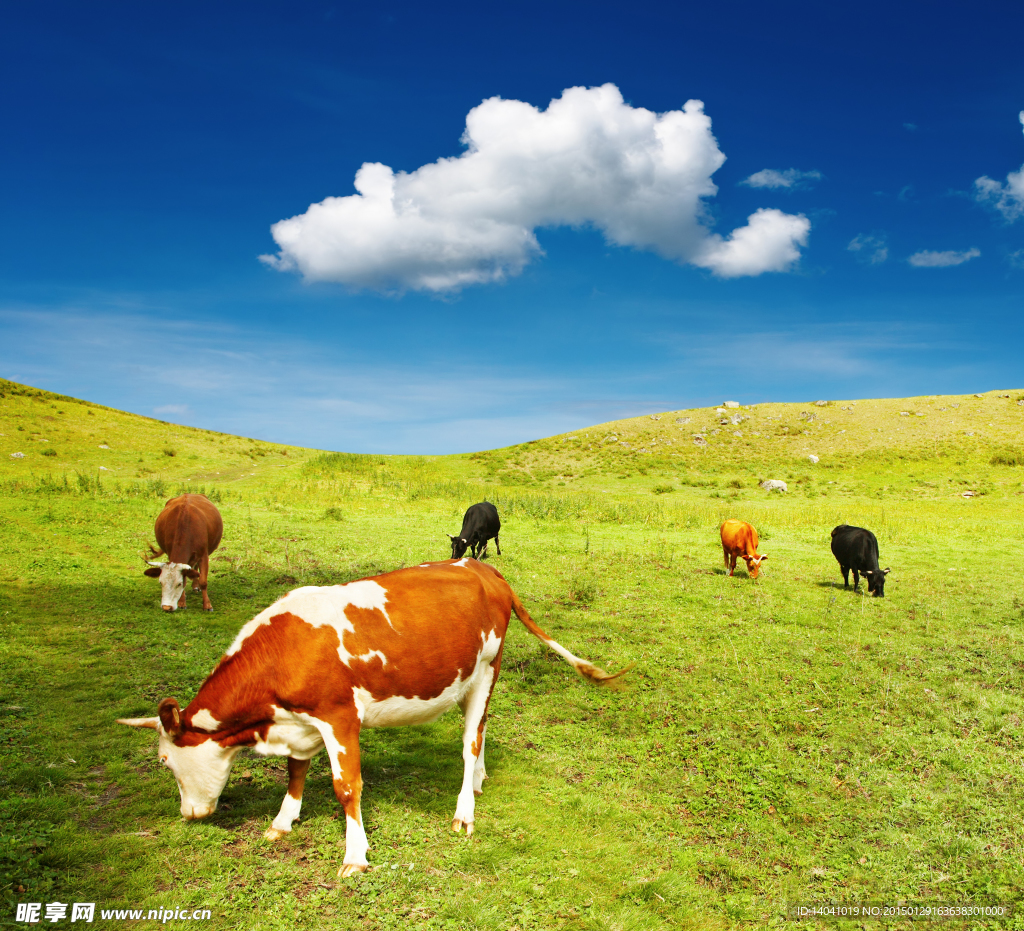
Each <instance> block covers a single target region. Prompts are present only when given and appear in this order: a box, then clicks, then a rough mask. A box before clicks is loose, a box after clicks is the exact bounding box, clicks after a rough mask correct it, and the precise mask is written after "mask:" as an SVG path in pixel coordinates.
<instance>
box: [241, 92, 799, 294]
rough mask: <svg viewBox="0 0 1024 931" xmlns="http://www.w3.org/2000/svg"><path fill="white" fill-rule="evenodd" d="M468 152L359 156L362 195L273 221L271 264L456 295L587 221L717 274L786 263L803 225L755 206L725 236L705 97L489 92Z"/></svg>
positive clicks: (511, 270)
mask: <svg viewBox="0 0 1024 931" xmlns="http://www.w3.org/2000/svg"><path fill="white" fill-rule="evenodd" d="M462 141H463V143H464V144H465V145H466V151H465V152H464V153H463V154H462V155H460V156H458V157H453V158H442V159H438V161H436V162H433V163H431V164H429V165H424V166H422V167H421V168H418V169H416V170H415V171H412V172H403V171H400V172H395V171H393V170H392V169H391V168H389V167H388V166H387V165H382V164H379V163H370V162H367V163H365V164H364V165H363V166H362V167H361V168H360V169H359V171H358V172H357V173H356V177H355V188H356V191H357V193H356V194H352V195H349V196H347V197H328V198H327V199H326V200H323V201H321V202H320V203H318V204H312V205H311V206H310V207H309V209H308V210H307V211H306V212H305V213H303V214H300V215H299V216H295V217H292V218H291V219H288V220H282V221H280V222H279V223H275V224H274V225H273V226H272V227H271V232H272V234H273V237H274V240H275V242H276V243H277V245H278V247H279V252H278V253H277V255H274V256H261V258H262V260H263V261H265V262H266V263H268V264H269V265H271V266H272V267H275V268H278V269H281V270H283V271H298V272H301V273H302V274H303V275H304V276H305V277H306V279H308V280H312V281H336V282H341V283H343V284H347V285H350V286H354V287H362V288H373V289H378V290H395V291H402V290H406V289H410V288H411V289H415V290H424V291H435V292H442V291H454V290H458V289H459V288H461V287H463V286H465V285H469V284H479V283H484V282H493V281H500V280H502V279H503V278H506V277H508V276H510V275H516V274H518V273H519V272H521V271H522V269H523V267H524V266H525V265H526V264H527V263H528V262H529V261H530V260H531V259H533V258H534V257H536V256H537V255H539V254H540V253H541V248H540V245H539V243H538V242H537V238H536V235H535V232H534V231H535V230H536V229H538V228H543V227H556V226H574V227H581V226H588V225H589V226H593V227H596V228H597V229H599V230H601V232H602V233H604V236H605V238H606V239H607V241H608V242H610V243H613V244H615V245H619V246H630V247H633V248H637V249H645V250H650V251H653V252H655V253H657V254H658V255H661V256H663V257H664V258H667V259H671V260H674V261H677V262H691V263H693V264H697V265H700V266H701V267H705V268H710V269H711V270H712V271H714V272H716V273H717V274H720V275H723V276H726V277H729V276H733V275H756V274H760V273H762V272H765V271H783V270H785V269H787V268H789V267H790V266H791V265H792V264H793V262H794V261H796V259H797V258H799V249H798V248H797V247H798V245H803V244H804V243H805V242H806V240H807V231H808V230H809V228H810V223H809V221H808V220H807V219H806V218H804V217H802V216H800V217H797V216H787V215H786V214H783V213H781V212H779V211H777V210H769V211H758V212H757V213H755V214H753V215H752V216H751V217H750V218H749V222H748V225H747V226H745V227H742V228H741V229H738V230H736V231H734V232H733V234H732V235H731V236H730V237H729V238H728V239H727V240H722V239H721V237H719V236H715V235H711V234H710V233H709V231H708V229H707V227H706V225H705V223H706V215H705V209H704V201H703V198H706V197H711V196H713V195H714V194H715V193H716V192H717V190H718V189H717V187H716V186H715V184H714V183H713V182H712V180H711V176H712V175H713V174H714V172H715V171H717V170H718V168H719V167H720V166H721V165H722V163H723V162H724V161H725V156H724V155H723V154H722V152H721V151H720V150H719V148H718V143H717V141H716V140H715V137H714V135H713V134H712V132H711V120H710V118H709V117H708V116H707V115H705V113H704V105H703V104H702V103H701V102H700V101H699V100H690V101H688V102H687V103H686V104H685V106H684V107H683V109H682V110H671V111H669V112H667V113H661V114H658V113H653V112H651V111H650V110H645V109H642V108H635V107H631V106H629V105H628V104H626V103H625V102H624V101H623V99H622V94H621V93H620V92H619V89H618V88H617V87H616V86H615V85H614V84H605V85H603V86H602V87H591V88H584V87H573V88H569V89H567V90H566V91H564V92H563V93H562V96H561V97H559V98H557V99H555V100H552V101H551V103H550V104H549V106H548V108H547V109H546V110H539V109H538V108H537V107H534V106H531V105H530V104H527V103H523V102H522V101H518V100H503V99H501V98H500V97H492V98H490V99H489V100H485V101H484V102H483V103H481V104H480V105H479V106H478V107H475V108H474V109H473V110H471V111H470V112H469V115H468V116H467V118H466V130H465V132H464V133H463V136H462Z"/></svg>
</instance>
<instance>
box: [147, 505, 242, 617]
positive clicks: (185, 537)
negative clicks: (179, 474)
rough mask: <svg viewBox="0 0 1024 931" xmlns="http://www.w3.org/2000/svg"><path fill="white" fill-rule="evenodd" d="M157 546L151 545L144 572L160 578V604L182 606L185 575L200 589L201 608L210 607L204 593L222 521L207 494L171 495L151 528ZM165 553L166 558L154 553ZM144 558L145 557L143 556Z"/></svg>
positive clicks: (196, 590)
mask: <svg viewBox="0 0 1024 931" xmlns="http://www.w3.org/2000/svg"><path fill="white" fill-rule="evenodd" d="M154 531H155V533H156V542H157V545H158V546H159V549H156V548H154V547H153V546H150V548H149V549H150V558H149V559H146V562H147V563H148V564H149V566H150V568H149V569H146V570H145V574H146V575H148V576H149V577H150V578H153V579H159V580H160V607H162V608H163V609H164V610H165V611H173V610H174V609H175V608H184V607H185V595H186V591H185V588H186V585H185V579H186V577H187V578H190V579H192V590H193V591H195V592H202V595H203V608H204V609H205V610H207V611H212V610H213V605H212V604H210V596H209V595H208V594H207V593H206V580H207V578H208V576H209V575H210V553H212V552H213V551H214V550H215V549H217V547H218V546H220V538H221V536H222V535H223V533H224V522H223V521H222V520H221V517H220V511H218V510H217V509H216V508H215V507H214V506H213V503H212V502H211V501H210V499H209V498H207V497H206V495H192V494H186V495H179V496H178V497H177V498H171V500H170V501H168V502H167V504H165V505H164V509H163V510H162V511H161V512H160V516H159V517H158V518H157V519H156V526H155V528H154ZM165 553H166V554H167V562H158V561H157V559H156V557H157V556H163V555H164V554H165ZM143 558H145V557H143Z"/></svg>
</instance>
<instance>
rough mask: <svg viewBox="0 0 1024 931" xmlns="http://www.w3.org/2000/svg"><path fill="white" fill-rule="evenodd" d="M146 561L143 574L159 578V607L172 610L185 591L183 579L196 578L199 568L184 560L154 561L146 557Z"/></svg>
mask: <svg viewBox="0 0 1024 931" xmlns="http://www.w3.org/2000/svg"><path fill="white" fill-rule="evenodd" d="M146 563H147V564H148V565H149V568H148V569H146V570H145V571H144V572H143V575H148V576H149V577H150V578H151V579H159V580H160V607H161V608H163V609H164V610H165V611H174V610H175V609H176V608H177V607H178V602H179V601H180V600H181V594H182V592H184V591H185V579H186V578H189V579H195V578H197V577H198V576H199V570H198V569H193V568H192V567H191V566H190V565H189V564H188V563H184V562H154V561H153V560H152V559H147V560H146Z"/></svg>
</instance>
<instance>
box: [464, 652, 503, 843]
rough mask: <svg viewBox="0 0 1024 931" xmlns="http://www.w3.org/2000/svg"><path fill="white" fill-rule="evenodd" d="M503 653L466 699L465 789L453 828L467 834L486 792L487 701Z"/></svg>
mask: <svg viewBox="0 0 1024 931" xmlns="http://www.w3.org/2000/svg"><path fill="white" fill-rule="evenodd" d="M500 662H501V654H500V653H499V654H498V657H497V658H496V659H495V660H494V662H493V663H492V664H491V665H489V666H484V667H483V669H482V670H481V671H480V676H479V678H478V680H477V681H476V683H475V684H474V685H473V686H472V688H471V689H470V690H469V693H468V694H467V695H466V697H465V698H464V699H463V700H462V702H461V704H462V711H463V713H464V714H465V716H466V723H465V727H464V729H463V731H462V760H463V764H464V767H463V774H462V789H461V790H460V792H459V799H458V802H457V803H456V805H455V817H454V818H452V830H453V831H460V830H461V829H462V828H465V829H466V834H467V836H468V835H470V834H472V833H473V821H474V816H475V812H476V796H477V795H480V794H481V793H482V792H483V782H484V779H486V778H487V771H486V769H485V768H484V738H485V737H486V736H487V704H488V702H489V701H490V700H491V692H492V691H493V690H494V683H495V681H497V678H498V667H499V664H500Z"/></svg>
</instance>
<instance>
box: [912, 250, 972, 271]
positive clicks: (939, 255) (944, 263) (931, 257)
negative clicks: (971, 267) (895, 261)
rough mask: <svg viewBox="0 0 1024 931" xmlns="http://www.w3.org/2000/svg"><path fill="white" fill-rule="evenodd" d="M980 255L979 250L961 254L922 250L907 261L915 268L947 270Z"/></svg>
mask: <svg viewBox="0 0 1024 931" xmlns="http://www.w3.org/2000/svg"><path fill="white" fill-rule="evenodd" d="M979 255H981V250H980V249H967V250H965V251H963V252H954V251H952V250H950V251H948V252H930V251H928V250H927V249H923V250H922V251H921V252H915V253H914V254H913V255H912V256H911V257H910V258H909V259H907V261H908V262H909V263H910V264H911V265H913V266H914V267H915V268H948V267H950V266H951V265H963V264H964V262H969V261H970V260H971V259H976V258H977V257H978V256H979Z"/></svg>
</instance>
